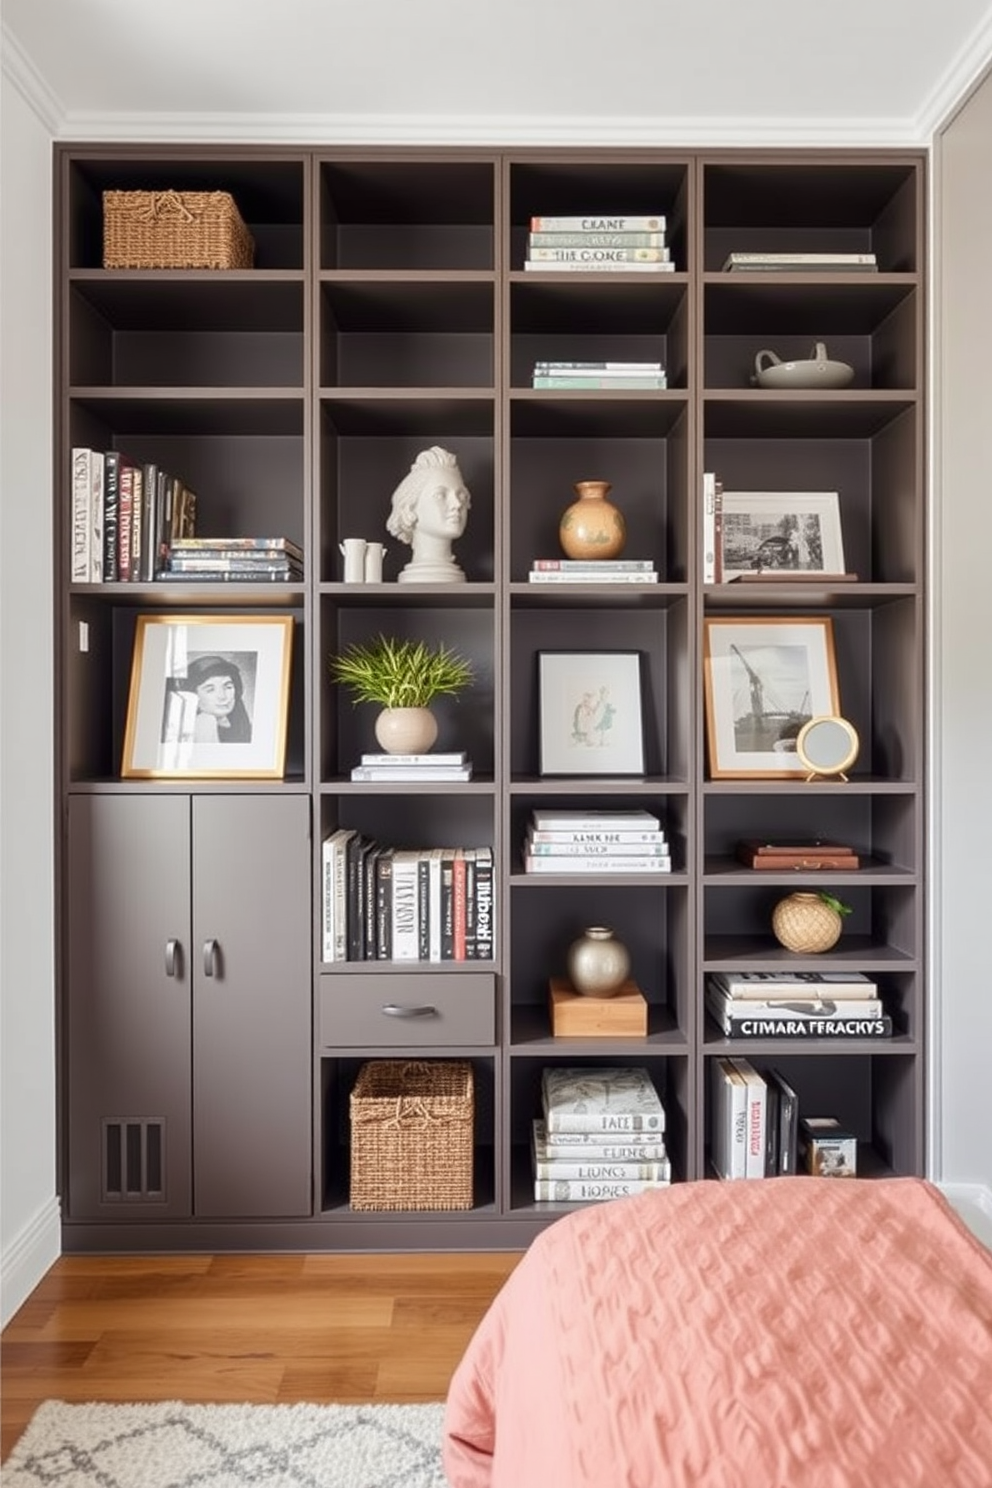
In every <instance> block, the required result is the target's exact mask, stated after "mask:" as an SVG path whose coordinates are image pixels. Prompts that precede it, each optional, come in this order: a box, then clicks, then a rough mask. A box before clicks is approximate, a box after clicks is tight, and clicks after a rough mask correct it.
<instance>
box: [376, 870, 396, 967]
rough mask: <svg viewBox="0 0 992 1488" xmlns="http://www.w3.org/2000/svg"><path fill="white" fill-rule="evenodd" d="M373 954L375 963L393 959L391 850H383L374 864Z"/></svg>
mask: <svg viewBox="0 0 992 1488" xmlns="http://www.w3.org/2000/svg"><path fill="white" fill-rule="evenodd" d="M375 890H376V916H375V929H376V938H375V953H376V960H377V961H391V960H392V959H393V849H392V848H391V847H387V848H384V849H383V851H382V852H381V853H380V854H379V858H378V860H377V862H376V885H375Z"/></svg>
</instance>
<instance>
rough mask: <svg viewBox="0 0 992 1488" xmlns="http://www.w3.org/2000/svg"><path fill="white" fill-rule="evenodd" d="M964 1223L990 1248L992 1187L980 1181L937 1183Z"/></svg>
mask: <svg viewBox="0 0 992 1488" xmlns="http://www.w3.org/2000/svg"><path fill="white" fill-rule="evenodd" d="M937 1187H938V1188H939V1189H940V1191H941V1193H942V1194H943V1195H944V1197H945V1198H946V1199H947V1201H948V1203H950V1204H953V1206H954V1208H955V1209H956V1210H957V1212H958V1214H960V1216H961V1218H962V1219H963V1220H964V1222H965V1224H966V1225H967V1226H968V1228H969V1229H970V1230H971V1231H972V1233H973V1234H975V1235H977V1236H978V1238H979V1240H981V1242H982V1244H983V1245H987V1246H988V1247H989V1249H990V1250H992V1188H987V1187H986V1186H985V1185H984V1184H982V1183H938V1184H937Z"/></svg>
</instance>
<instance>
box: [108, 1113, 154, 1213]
mask: <svg viewBox="0 0 992 1488" xmlns="http://www.w3.org/2000/svg"><path fill="white" fill-rule="evenodd" d="M164 1148H165V1122H164V1120H163V1119H162V1118H161V1117H155V1116H146V1117H143V1118H141V1119H139V1120H126V1119H123V1118H120V1117H114V1116H107V1117H104V1120H103V1192H102V1195H101V1197H102V1198H103V1200H104V1201H105V1202H107V1203H124V1202H127V1203H135V1202H141V1201H149V1202H156V1203H161V1201H162V1200H163V1199H164V1198H165V1176H164V1161H163V1156H164Z"/></svg>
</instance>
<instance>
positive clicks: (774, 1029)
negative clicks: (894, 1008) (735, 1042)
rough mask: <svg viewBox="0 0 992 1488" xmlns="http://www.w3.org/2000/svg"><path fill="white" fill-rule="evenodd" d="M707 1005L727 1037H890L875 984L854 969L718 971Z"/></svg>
mask: <svg viewBox="0 0 992 1488" xmlns="http://www.w3.org/2000/svg"><path fill="white" fill-rule="evenodd" d="M706 1010H707V1012H708V1013H709V1014H710V1016H711V1017H712V1018H713V1019H714V1021H715V1022H716V1024H717V1026H718V1028H719V1029H720V1031H721V1033H722V1034H724V1036H725V1037H727V1038H743V1039H753V1038H772V1039H775V1038H787V1039H789V1038H805V1039H810V1038H820V1039H858V1038H872V1039H878V1038H890V1037H891V1036H892V1018H891V1016H890V1015H889V1014H888V1013H886V1011H885V1007H884V1004H883V1002H882V999H881V998H880V997H879V995H878V986H877V984H876V983H875V982H873V981H872V980H871V979H870V977H867V976H865V975H864V974H863V973H862V972H859V971H845V972H816V971H800V972H794V971H792V972H790V971H720V972H713V973H712V974H711V975H710V976H708V977H707V979H706Z"/></svg>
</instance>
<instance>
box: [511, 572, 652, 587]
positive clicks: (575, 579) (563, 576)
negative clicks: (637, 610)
mask: <svg viewBox="0 0 992 1488" xmlns="http://www.w3.org/2000/svg"><path fill="white" fill-rule="evenodd" d="M527 581H528V583H530V584H548V585H550V586H552V587H554V586H555V585H557V584H615V585H617V586H619V587H621V588H622V587H623V586H624V585H628V584H657V582H658V575H657V574H656V573H643V572H641V573H608V572H606V573H592V572H590V571H586V572H585V573H544V572H541V573H535V572H534V570H533V569H532V570H531V572H530V573H529V574H528V575H527Z"/></svg>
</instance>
